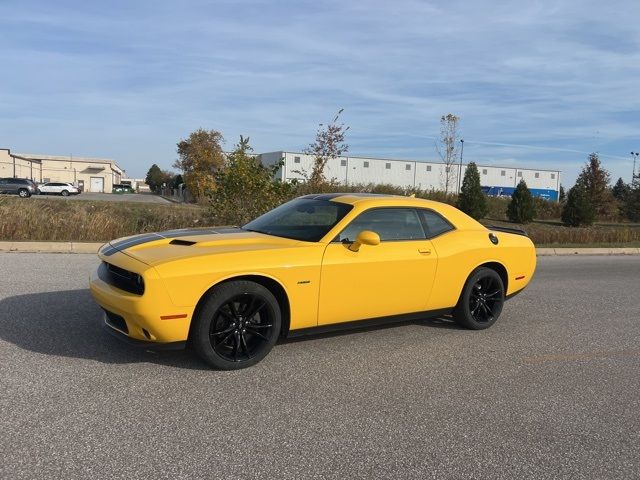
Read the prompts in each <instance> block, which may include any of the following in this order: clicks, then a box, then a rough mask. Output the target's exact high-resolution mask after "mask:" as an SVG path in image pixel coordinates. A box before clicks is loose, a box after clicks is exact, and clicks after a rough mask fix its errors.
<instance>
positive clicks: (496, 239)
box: [489, 233, 499, 245]
mask: <svg viewBox="0 0 640 480" xmlns="http://www.w3.org/2000/svg"><path fill="white" fill-rule="evenodd" d="M489 240H491V243H493V244H494V245H497V244H498V242H499V240H498V237H496V236H495V235H494V234H493V233H490V234H489Z"/></svg>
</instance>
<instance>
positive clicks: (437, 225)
mask: <svg viewBox="0 0 640 480" xmlns="http://www.w3.org/2000/svg"><path fill="white" fill-rule="evenodd" d="M420 215H421V216H422V219H423V220H424V223H425V225H426V226H427V237H428V238H433V237H437V236H438V235H442V234H443V233H445V232H449V231H451V230H453V225H451V224H450V223H449V222H448V221H447V220H445V219H444V217H442V216H440V215H438V214H437V213H436V212H434V211H432V210H420Z"/></svg>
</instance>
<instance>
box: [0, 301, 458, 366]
mask: <svg viewBox="0 0 640 480" xmlns="http://www.w3.org/2000/svg"><path fill="white" fill-rule="evenodd" d="M406 325H422V326H426V327H431V328H445V329H459V328H460V327H458V326H457V325H456V324H455V323H453V321H452V320H451V319H450V318H448V317H435V318H425V319H424V320H411V321H404V322H397V323H391V324H388V325H377V326H371V327H356V328H353V329H349V330H342V331H334V332H324V333H317V334H309V335H305V336H301V337H296V338H290V339H282V340H280V341H279V342H278V343H279V344H287V343H293V342H302V341H308V340H314V339H321V338H331V337H337V336H342V335H349V334H353V333H355V332H367V331H373V330H382V329H388V328H400V327H402V326H406ZM0 339H2V340H4V341H6V342H9V343H12V344H14V345H16V346H17V347H19V348H22V349H24V350H28V351H31V352H35V353H40V354H44V355H53V356H62V357H71V358H81V359H87V360H95V361H98V362H101V363H113V364H127V363H142V362H147V363H155V364H159V365H166V366H171V367H175V368H184V369H192V370H209V367H208V366H207V365H206V364H204V363H203V362H201V361H200V360H199V359H198V358H197V357H196V356H195V354H194V353H193V352H192V351H190V350H189V349H186V350H178V351H171V350H162V351H155V350H153V348H152V347H150V348H149V349H145V348H140V347H135V346H131V345H128V344H126V343H124V342H122V341H120V340H118V339H117V338H114V337H113V336H112V335H110V334H109V333H108V332H106V331H105V330H104V328H103V320H102V310H101V309H100V308H99V307H98V305H97V304H96V303H95V302H94V300H93V298H92V297H91V294H90V292H89V290H88V289H81V290H67V291H57V292H44V293H34V294H25V295H17V296H14V297H8V298H4V299H2V300H0ZM276 348H277V347H276Z"/></svg>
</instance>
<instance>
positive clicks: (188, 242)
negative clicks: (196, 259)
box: [169, 238, 198, 247]
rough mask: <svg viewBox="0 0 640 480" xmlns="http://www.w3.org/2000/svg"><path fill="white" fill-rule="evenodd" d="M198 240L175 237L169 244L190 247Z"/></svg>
mask: <svg viewBox="0 0 640 480" xmlns="http://www.w3.org/2000/svg"><path fill="white" fill-rule="evenodd" d="M196 243H198V242H192V241H191V240H180V239H179V238H176V239H173V240H171V241H170V242H169V245H182V246H183V247H190V246H191V245H195V244H196Z"/></svg>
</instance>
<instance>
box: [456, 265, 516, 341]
mask: <svg viewBox="0 0 640 480" xmlns="http://www.w3.org/2000/svg"><path fill="white" fill-rule="evenodd" d="M503 305H504V283H503V282H502V278H501V277H500V275H498V272H496V271H495V270H492V269H490V268H486V267H480V268H477V269H476V270H474V271H473V272H472V273H471V275H470V276H469V278H468V279H467V283H465V285H464V288H463V290H462V294H461V295H460V300H458V305H457V306H456V308H455V310H454V311H453V319H454V320H455V321H456V323H457V324H458V325H460V326H462V327H465V328H469V329H471V330H484V329H485V328H489V327H490V326H491V325H493V324H494V323H496V321H497V320H498V317H499V316H500V313H501V312H502V306H503Z"/></svg>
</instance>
